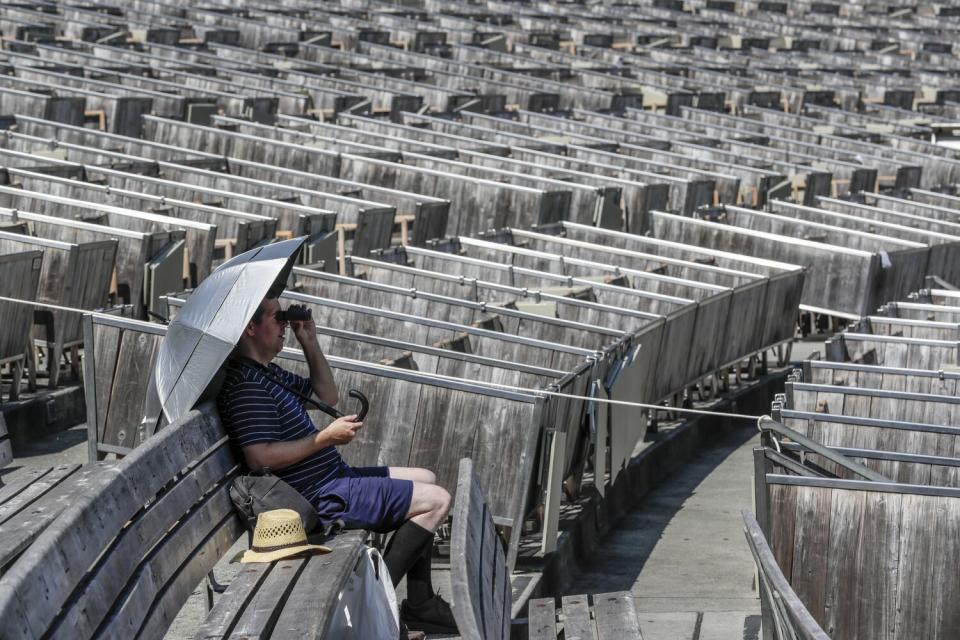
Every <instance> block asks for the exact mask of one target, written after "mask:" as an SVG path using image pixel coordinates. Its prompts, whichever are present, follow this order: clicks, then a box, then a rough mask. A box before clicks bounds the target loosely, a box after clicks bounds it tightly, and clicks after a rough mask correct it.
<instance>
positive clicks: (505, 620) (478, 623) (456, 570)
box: [450, 458, 512, 640]
mask: <svg viewBox="0 0 960 640" xmlns="http://www.w3.org/2000/svg"><path fill="white" fill-rule="evenodd" d="M450 589H451V591H452V594H451V595H452V596H453V613H454V617H455V618H456V620H457V628H458V630H459V632H460V635H461V636H462V637H463V638H465V639H467V640H488V639H490V640H507V639H508V638H510V611H511V602H512V592H511V589H510V572H509V570H508V568H507V565H506V564H505V557H504V552H503V546H502V544H501V542H500V537H499V536H498V535H497V530H496V527H494V524H493V518H492V514H491V511H490V509H489V507H488V506H487V504H486V500H485V498H484V491H483V488H482V486H481V485H480V481H479V479H478V478H477V476H476V475H475V474H474V472H473V461H472V460H470V459H469V458H464V459H462V460H461V461H460V468H459V472H458V476H457V492H456V498H455V502H454V507H453V528H452V533H451V540H450Z"/></svg>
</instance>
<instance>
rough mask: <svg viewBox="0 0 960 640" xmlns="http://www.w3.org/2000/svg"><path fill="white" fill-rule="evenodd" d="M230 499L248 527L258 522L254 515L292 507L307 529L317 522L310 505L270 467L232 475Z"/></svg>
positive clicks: (309, 529)
mask: <svg viewBox="0 0 960 640" xmlns="http://www.w3.org/2000/svg"><path fill="white" fill-rule="evenodd" d="M230 500H232V501H233V506H234V507H236V509H237V511H239V512H240V515H242V516H243V519H244V523H245V524H246V525H247V528H248V529H250V530H251V531H253V528H254V527H256V526H257V516H258V515H260V514H261V513H263V512H264V511H271V510H273V509H293V510H294V511H296V512H297V513H299V514H300V519H301V520H303V528H304V529H306V531H307V533H310V532H311V531H313V530H314V529H316V528H317V526H318V525H319V524H320V517H319V516H318V515H317V510H316V509H314V508H313V505H312V504H310V503H309V502H308V501H307V499H306V498H304V497H303V496H302V495H300V493H299V492H298V491H297V490H296V489H294V488H293V487H291V486H290V485H289V484H287V483H286V482H284V481H283V480H281V479H280V478H278V477H277V476H275V475H273V474H272V473H270V470H269V469H264V470H263V472H262V473H252V474H249V475H245V476H238V477H237V478H235V479H234V481H233V484H231V485H230Z"/></svg>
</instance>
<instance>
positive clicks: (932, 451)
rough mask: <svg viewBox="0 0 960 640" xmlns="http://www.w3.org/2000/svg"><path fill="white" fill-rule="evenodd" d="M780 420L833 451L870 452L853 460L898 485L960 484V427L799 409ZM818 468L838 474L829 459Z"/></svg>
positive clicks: (784, 412) (856, 456) (784, 414)
mask: <svg viewBox="0 0 960 640" xmlns="http://www.w3.org/2000/svg"><path fill="white" fill-rule="evenodd" d="M780 419H781V420H782V422H783V424H785V425H787V426H788V427H790V428H791V429H793V430H795V431H797V432H798V433H801V434H803V435H805V436H807V437H808V438H811V439H812V440H815V441H817V442H819V443H821V444H823V445H826V446H828V447H835V448H844V449H845V448H851V449H854V450H866V452H865V453H864V454H863V455H857V454H855V453H851V454H850V457H853V458H855V459H859V458H863V459H864V460H863V461H862V463H863V464H864V465H865V466H867V467H869V468H871V469H873V470H875V471H877V472H879V473H881V474H883V475H884V476H886V477H888V478H892V479H895V480H896V481H897V482H907V483H910V484H933V485H942V486H958V485H960V475H958V473H960V469H958V468H957V467H956V466H955V465H954V460H955V459H956V458H958V457H960V428H957V427H955V426H952V425H946V426H945V425H931V424H922V423H910V422H899V421H895V420H882V419H869V418H867V419H864V418H853V417H845V416H834V415H821V414H816V413H808V412H794V411H783V412H782V413H781V415H780ZM871 451H872V452H874V453H869V452H871ZM910 456H933V458H931V459H917V458H911V457H910ZM818 464H820V465H821V466H822V467H823V468H824V469H826V470H827V471H829V472H832V473H837V472H838V469H837V466H836V465H834V464H832V463H830V462H829V461H821V462H819V463H818ZM841 477H846V475H845V474H844V475H842V476H841Z"/></svg>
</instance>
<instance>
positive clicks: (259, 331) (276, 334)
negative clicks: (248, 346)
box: [246, 299, 287, 357]
mask: <svg viewBox="0 0 960 640" xmlns="http://www.w3.org/2000/svg"><path fill="white" fill-rule="evenodd" d="M262 306H263V317H262V318H261V319H260V324H256V323H254V322H251V323H250V324H249V325H247V330H246V335H247V336H248V338H249V340H250V341H251V342H252V343H253V344H254V345H256V348H257V350H258V351H260V352H261V353H269V354H271V357H273V356H275V355H277V354H278V353H280V351H281V350H282V349H283V343H284V338H285V333H286V329H287V323H286V322H278V321H277V318H276V315H277V311H279V310H280V302H279V301H278V300H276V299H267V300H264V301H263V303H262Z"/></svg>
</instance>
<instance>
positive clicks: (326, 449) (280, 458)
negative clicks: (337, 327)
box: [217, 298, 457, 633]
mask: <svg viewBox="0 0 960 640" xmlns="http://www.w3.org/2000/svg"><path fill="white" fill-rule="evenodd" d="M278 311H280V303H279V302H278V301H277V300H276V299H271V298H267V299H264V300H263V301H262V302H261V303H260V306H259V307H258V308H257V312H256V313H255V314H254V316H253V319H252V320H251V321H250V323H249V324H248V325H247V327H246V329H245V330H244V332H243V335H242V336H241V338H240V342H239V344H238V345H237V350H236V352H235V354H234V356H235V357H233V358H231V360H230V362H229V365H228V369H227V375H226V379H225V381H224V384H223V387H222V389H221V391H220V395H219V397H218V399H217V405H218V409H219V411H220V415H221V417H222V419H223V423H224V426H225V427H226V429H227V433H228V434H229V435H230V438H231V439H232V440H233V441H234V442H235V443H236V445H238V446H239V447H240V448H241V449H242V451H243V455H244V458H245V459H246V462H247V466H248V467H250V469H251V470H253V471H260V470H262V469H264V468H269V469H270V471H271V472H273V473H275V474H276V475H277V476H278V477H280V478H282V479H283V480H284V481H285V482H287V483H288V484H290V485H291V486H293V487H294V488H295V489H296V490H297V491H299V492H300V493H301V494H303V496H304V497H305V498H306V499H307V500H309V501H310V503H311V504H313V506H314V507H315V508H316V510H317V513H318V514H319V515H320V519H321V521H323V522H325V523H329V522H332V521H334V520H338V519H339V520H343V522H344V523H345V524H346V526H347V527H348V528H356V529H369V530H371V531H376V532H380V533H386V532H388V531H394V534H393V537H392V538H391V539H390V542H389V544H388V545H387V548H386V550H385V551H384V555H383V558H384V562H385V564H386V566H387V567H388V568H389V570H390V576H391V577H392V578H393V584H394V586H396V585H397V583H398V582H399V581H400V579H401V578H402V577H403V576H404V575H406V576H407V599H406V600H404V602H403V604H402V606H401V611H400V613H401V619H402V620H403V621H404V622H405V623H406V624H407V625H408V626H409V628H411V629H414V630H419V631H424V632H430V633H456V631H457V629H456V622H455V621H454V618H453V614H452V612H451V610H450V605H449V604H448V603H447V602H446V601H444V600H443V599H442V598H441V597H440V596H439V595H437V594H435V593H434V591H433V585H432V583H431V580H430V565H431V557H432V551H433V538H434V532H435V531H436V529H437V527H438V526H439V525H440V524H441V523H442V522H443V521H444V519H445V518H446V516H447V511H448V510H449V508H450V494H449V493H448V492H447V491H446V489H444V488H443V487H440V486H438V485H437V484H436V477H435V476H434V474H433V473H432V472H431V471H428V470H426V469H415V468H408V467H350V466H349V465H347V464H346V463H345V462H344V461H343V459H342V458H341V457H340V453H339V452H338V451H337V448H336V447H337V445H346V444H349V443H350V441H351V440H353V438H354V437H355V436H356V433H357V431H358V430H359V429H360V428H361V427H362V426H363V423H362V422H358V421H356V420H355V418H356V416H346V417H343V418H339V419H337V420H334V421H333V422H332V423H330V424H329V425H328V426H327V427H326V428H324V429H322V430H319V429H317V427H316V426H314V424H313V421H312V420H311V419H310V416H309V415H308V414H307V411H306V409H305V408H304V405H303V402H302V401H301V400H300V399H299V398H297V397H296V395H295V394H293V393H291V392H290V391H289V390H287V389H285V388H284V386H286V387H289V388H290V389H294V390H296V391H297V392H299V393H302V394H304V395H309V394H310V393H311V392H312V393H315V394H316V395H317V397H318V398H319V399H320V400H321V401H323V402H325V403H327V404H329V405H331V406H332V405H335V404H336V403H337V400H338V394H337V385H336V383H335V382H334V379H333V373H332V372H331V371H330V366H329V365H328V364H327V360H326V358H325V357H324V355H323V353H322V352H321V350H320V346H319V344H318V343H317V334H316V325H315V324H314V322H313V320H307V321H302V322H297V321H293V322H290V323H289V324H290V325H291V328H292V329H293V334H294V336H295V337H296V338H297V341H299V343H300V345H301V347H302V348H303V353H304V356H306V360H307V363H308V364H309V367H310V379H309V380H306V379H304V378H301V377H300V376H297V375H295V374H293V373H290V372H288V371H285V370H284V369H281V368H280V367H278V366H277V365H275V364H272V363H271V361H272V360H273V358H274V357H275V356H276V355H277V354H278V353H280V350H281V349H282V348H283V344H284V334H285V331H286V328H287V324H288V323H287V322H284V321H278V320H277V317H276V316H277V312H278ZM276 381H280V382H281V383H282V385H281V384H277V382H276Z"/></svg>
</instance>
